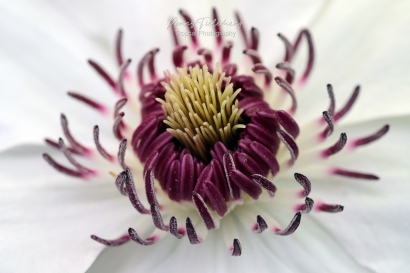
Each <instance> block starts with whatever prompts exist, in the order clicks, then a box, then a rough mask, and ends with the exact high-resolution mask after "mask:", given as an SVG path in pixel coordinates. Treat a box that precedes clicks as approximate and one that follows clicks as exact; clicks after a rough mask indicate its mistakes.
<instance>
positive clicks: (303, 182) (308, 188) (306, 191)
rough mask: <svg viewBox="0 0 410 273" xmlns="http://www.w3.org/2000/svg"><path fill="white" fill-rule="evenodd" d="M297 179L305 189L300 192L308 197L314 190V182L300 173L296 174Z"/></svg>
mask: <svg viewBox="0 0 410 273" xmlns="http://www.w3.org/2000/svg"><path fill="white" fill-rule="evenodd" d="M294 176H295V179H296V181H297V182H298V183H299V184H300V185H301V186H302V187H303V191H302V192H301V193H300V195H301V197H306V196H308V195H309V193H310V191H311V190H312V184H311V183H310V180H309V179H308V178H307V177H306V176H304V175H303V174H300V173H295V174H294Z"/></svg>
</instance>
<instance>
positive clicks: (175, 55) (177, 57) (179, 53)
mask: <svg viewBox="0 0 410 273" xmlns="http://www.w3.org/2000/svg"><path fill="white" fill-rule="evenodd" d="M187 48H188V47H187V46H180V45H179V46H177V47H175V49H174V51H173V52H172V61H173V63H174V65H175V67H182V66H183V64H184V57H183V53H184V51H185V50H186V49H187Z"/></svg>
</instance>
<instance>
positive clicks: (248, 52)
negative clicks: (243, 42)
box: [243, 49, 262, 64]
mask: <svg viewBox="0 0 410 273" xmlns="http://www.w3.org/2000/svg"><path fill="white" fill-rule="evenodd" d="M243 54H245V55H248V56H249V57H250V58H251V60H252V62H253V64H261V63H262V59H261V57H260V56H259V53H258V52H257V51H256V50H253V49H245V50H244V51H243Z"/></svg>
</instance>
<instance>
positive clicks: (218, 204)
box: [203, 180, 228, 217]
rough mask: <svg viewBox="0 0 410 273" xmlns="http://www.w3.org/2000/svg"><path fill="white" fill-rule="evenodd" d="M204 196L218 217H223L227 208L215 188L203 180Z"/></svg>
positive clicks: (209, 182)
mask: <svg viewBox="0 0 410 273" xmlns="http://www.w3.org/2000/svg"><path fill="white" fill-rule="evenodd" d="M203 187H204V188H205V193H206V196H207V197H208V199H209V202H210V203H211V205H212V207H214V208H215V210H216V212H217V213H218V214H219V216H221V217H223V216H224V215H225V213H227V212H228V206H227V205H226V202H225V199H224V197H223V196H222V194H221V192H220V191H219V190H218V189H217V187H216V186H215V185H214V184H213V183H212V182H211V181H209V180H205V183H204V186H203Z"/></svg>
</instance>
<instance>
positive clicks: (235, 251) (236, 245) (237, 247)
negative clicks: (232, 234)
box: [232, 239, 242, 256]
mask: <svg viewBox="0 0 410 273" xmlns="http://www.w3.org/2000/svg"><path fill="white" fill-rule="evenodd" d="M241 254H242V246H241V243H240V242H239V240H238V239H233V247H232V256H241Z"/></svg>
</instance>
